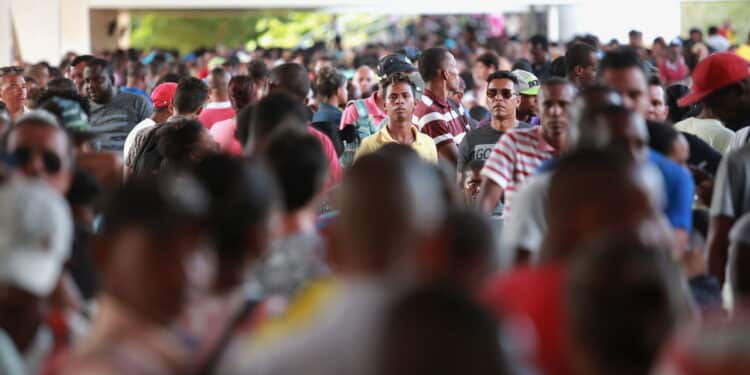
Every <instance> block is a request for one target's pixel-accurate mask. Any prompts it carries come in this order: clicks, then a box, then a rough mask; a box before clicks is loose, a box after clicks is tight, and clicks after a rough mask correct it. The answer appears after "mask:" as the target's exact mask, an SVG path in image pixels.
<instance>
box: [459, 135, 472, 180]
mask: <svg viewBox="0 0 750 375" xmlns="http://www.w3.org/2000/svg"><path fill="white" fill-rule="evenodd" d="M470 161H471V146H469V137H468V136H465V137H464V139H462V140H461V143H459V145H458V161H457V165H456V166H457V168H458V169H457V171H458V172H459V173H461V172H463V170H464V166H465V165H466V163H468V162H470Z"/></svg>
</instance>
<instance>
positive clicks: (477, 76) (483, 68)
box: [471, 61, 495, 82]
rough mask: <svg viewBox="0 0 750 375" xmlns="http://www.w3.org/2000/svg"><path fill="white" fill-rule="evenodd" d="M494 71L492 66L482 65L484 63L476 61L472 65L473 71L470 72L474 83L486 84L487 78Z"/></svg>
mask: <svg viewBox="0 0 750 375" xmlns="http://www.w3.org/2000/svg"><path fill="white" fill-rule="evenodd" d="M494 71H495V70H494V69H493V68H492V66H487V65H484V63H482V62H479V61H477V63H476V64H474V69H472V70H471V74H472V76H473V77H474V82H487V77H489V75H490V74H492V73H493V72H494Z"/></svg>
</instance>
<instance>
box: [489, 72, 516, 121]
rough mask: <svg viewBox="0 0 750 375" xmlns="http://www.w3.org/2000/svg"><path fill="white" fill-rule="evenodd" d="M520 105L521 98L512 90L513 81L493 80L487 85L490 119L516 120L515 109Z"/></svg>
mask: <svg viewBox="0 0 750 375" xmlns="http://www.w3.org/2000/svg"><path fill="white" fill-rule="evenodd" d="M520 104H521V98H520V97H519V95H518V93H516V92H515V90H514V89H513V81H511V80H509V79H505V78H503V79H493V80H492V81H491V82H490V83H489V84H488V85H487V105H488V106H489V107H490V108H489V109H490V113H492V117H493V118H495V119H498V120H510V119H515V118H516V109H517V108H518V106H519V105H520Z"/></svg>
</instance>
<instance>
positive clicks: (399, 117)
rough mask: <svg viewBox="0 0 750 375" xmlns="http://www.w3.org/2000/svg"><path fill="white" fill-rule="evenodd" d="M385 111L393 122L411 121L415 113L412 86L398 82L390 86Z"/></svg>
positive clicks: (387, 91)
mask: <svg viewBox="0 0 750 375" xmlns="http://www.w3.org/2000/svg"><path fill="white" fill-rule="evenodd" d="M385 110H386V113H387V114H388V118H390V119H391V121H393V122H404V121H411V116H412V113H414V94H413V93H412V90H411V85H409V84H408V83H405V82H398V83H395V84H392V85H390V86H388V89H387V90H386V97H385Z"/></svg>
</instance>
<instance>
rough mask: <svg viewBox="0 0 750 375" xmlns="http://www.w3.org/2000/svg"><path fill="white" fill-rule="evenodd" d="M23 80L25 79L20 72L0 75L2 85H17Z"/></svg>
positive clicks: (23, 81)
mask: <svg viewBox="0 0 750 375" xmlns="http://www.w3.org/2000/svg"><path fill="white" fill-rule="evenodd" d="M25 82H26V80H25V79H24V78H23V76H22V75H20V74H6V75H4V76H2V77H0V84H1V85H3V86H5V85H13V84H16V85H19V84H22V83H25Z"/></svg>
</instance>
